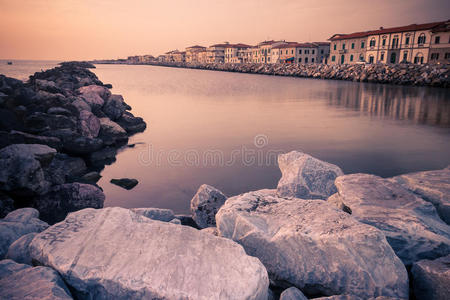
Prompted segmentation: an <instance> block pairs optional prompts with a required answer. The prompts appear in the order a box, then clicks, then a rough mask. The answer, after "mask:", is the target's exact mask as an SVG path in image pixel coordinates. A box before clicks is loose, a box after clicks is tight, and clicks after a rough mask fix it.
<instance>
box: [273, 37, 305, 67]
mask: <svg viewBox="0 0 450 300" xmlns="http://www.w3.org/2000/svg"><path fill="white" fill-rule="evenodd" d="M298 45H299V44H298V43H295V42H288V43H283V44H279V45H276V46H273V47H272V49H271V56H270V60H268V63H271V64H277V63H296V62H297V60H296V57H297V46H298Z"/></svg>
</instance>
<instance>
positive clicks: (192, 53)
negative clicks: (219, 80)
mask: <svg viewBox="0 0 450 300" xmlns="http://www.w3.org/2000/svg"><path fill="white" fill-rule="evenodd" d="M202 52H205V53H206V47H203V46H198V45H195V46H191V47H187V48H186V62H187V63H198V62H199V56H200V59H203V57H205V61H206V54H200V53H202ZM199 54H200V55H199Z"/></svg>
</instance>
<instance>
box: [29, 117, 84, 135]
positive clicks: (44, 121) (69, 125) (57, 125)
mask: <svg viewBox="0 0 450 300" xmlns="http://www.w3.org/2000/svg"><path fill="white" fill-rule="evenodd" d="M25 126H26V127H27V131H30V132H32V133H36V134H41V133H43V132H44V131H47V130H55V129H70V130H76V128H77V123H76V121H75V118H74V117H67V116H63V115H51V114H47V113H41V112H34V113H33V114H31V115H30V116H28V117H27V118H26V119H25Z"/></svg>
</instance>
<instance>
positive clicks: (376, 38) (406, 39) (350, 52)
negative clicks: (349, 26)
mask: <svg viewBox="0 0 450 300" xmlns="http://www.w3.org/2000/svg"><path fill="white" fill-rule="evenodd" d="M448 23H449V22H448V21H447V22H434V23H426V24H412V25H407V26H400V27H392V28H383V27H380V29H378V30H371V31H365V32H355V33H351V34H335V35H333V36H332V37H331V38H330V41H331V51H330V52H331V53H330V56H331V59H330V60H329V63H330V64H355V63H358V62H367V63H391V64H395V63H401V62H409V63H416V64H422V63H427V62H428V60H429V58H430V59H431V54H430V48H432V47H433V43H432V39H433V37H436V36H439V38H438V43H437V44H439V42H440V36H443V37H444V36H446V37H447V40H445V41H444V40H442V42H443V43H445V45H442V46H439V47H438V48H440V49H439V50H436V53H437V52H439V53H443V54H442V55H441V54H439V55H435V56H436V57H438V56H444V57H445V53H446V51H447V52H449V51H448V49H449V47H448V42H449V41H448V32H449V26H448ZM434 44H436V43H434ZM441 48H442V49H441ZM445 48H446V49H447V50H445ZM449 55H450V54H449ZM435 56H433V58H434V57H435ZM436 60H437V59H436ZM449 61H450V57H448V59H447V62H449Z"/></svg>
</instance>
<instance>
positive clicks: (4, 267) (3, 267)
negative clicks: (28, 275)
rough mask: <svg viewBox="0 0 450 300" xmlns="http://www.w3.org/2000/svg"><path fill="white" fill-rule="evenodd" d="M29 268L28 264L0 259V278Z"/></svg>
mask: <svg viewBox="0 0 450 300" xmlns="http://www.w3.org/2000/svg"><path fill="white" fill-rule="evenodd" d="M27 268H31V267H30V266H29V265H25V264H18V263H16V262H15V261H13V260H11V259H3V260H0V280H1V279H3V278H5V277H8V276H9V275H11V274H13V273H15V272H17V271H21V270H23V269H27Z"/></svg>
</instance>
